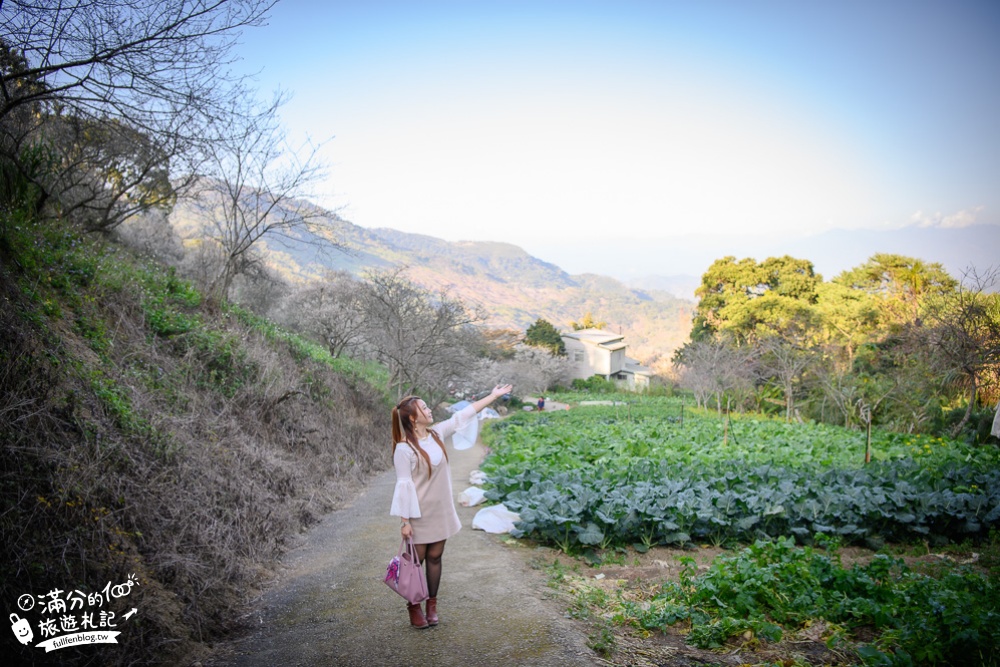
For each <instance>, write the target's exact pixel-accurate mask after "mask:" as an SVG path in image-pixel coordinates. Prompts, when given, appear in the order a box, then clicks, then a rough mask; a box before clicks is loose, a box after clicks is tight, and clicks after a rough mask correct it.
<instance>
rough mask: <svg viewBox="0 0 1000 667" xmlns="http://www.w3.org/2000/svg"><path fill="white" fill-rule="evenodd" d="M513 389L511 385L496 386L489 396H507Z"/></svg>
mask: <svg viewBox="0 0 1000 667" xmlns="http://www.w3.org/2000/svg"><path fill="white" fill-rule="evenodd" d="M513 388H514V385H512V384H498V385H497V386H495V387H493V391H491V392H490V396H492V397H493V398H500V397H501V396H503V395H505V394H509V393H510V392H511V390H512V389H513Z"/></svg>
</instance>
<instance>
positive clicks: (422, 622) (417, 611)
mask: <svg viewBox="0 0 1000 667" xmlns="http://www.w3.org/2000/svg"><path fill="white" fill-rule="evenodd" d="M406 610H407V611H408V612H410V625H412V626H413V627H415V628H416V629H418V630H423V629H424V628H429V627H430V626H429V625H428V624H427V618H426V617H425V616H424V610H423V609H421V608H420V604H419V603H418V604H408V605H406Z"/></svg>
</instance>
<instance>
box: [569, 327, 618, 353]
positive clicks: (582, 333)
mask: <svg viewBox="0 0 1000 667" xmlns="http://www.w3.org/2000/svg"><path fill="white" fill-rule="evenodd" d="M562 337H563V338H573V339H575V340H578V341H580V342H581V343H590V344H591V345H603V346H605V347H607V346H608V344H609V343H615V342H617V341H622V340H623V339H624V338H625V336H623V335H622V334H616V333H612V332H610V331H605V330H604V329H581V330H579V331H570V332H569V333H564V334H562ZM622 347H625V343H622ZM612 349H618V348H612Z"/></svg>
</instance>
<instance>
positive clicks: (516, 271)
mask: <svg viewBox="0 0 1000 667" xmlns="http://www.w3.org/2000/svg"><path fill="white" fill-rule="evenodd" d="M171 223H172V224H173V226H174V228H175V229H176V230H177V233H178V234H179V235H180V236H181V237H182V238H185V239H189V240H195V239H198V238H201V237H202V236H204V234H205V225H206V222H205V220H204V219H199V217H198V214H197V213H196V211H195V209H194V207H191V206H189V205H184V204H181V205H179V206H178V207H177V208H176V209H175V211H174V213H173V214H172V216H171ZM323 224H324V225H325V226H326V233H325V234H324V236H325V237H326V238H328V239H330V240H333V241H336V242H337V243H339V244H341V245H342V246H343V249H344V251H343V252H340V251H332V252H327V253H317V251H316V246H315V244H312V243H310V241H312V240H314V239H313V238H311V237H310V235H309V234H308V233H302V232H298V233H297V238H295V239H292V240H290V241H281V242H278V241H269V242H267V243H266V244H265V246H264V247H265V248H266V250H265V259H266V262H267V264H268V265H269V268H270V269H271V270H272V272H273V273H274V274H275V275H279V276H282V277H283V278H284V279H286V280H288V281H289V282H298V281H304V280H310V279H318V278H320V277H322V275H323V273H324V271H325V270H327V269H339V270H345V271H348V272H350V273H353V274H355V275H360V274H362V273H363V272H364V271H365V270H366V269H371V268H385V267H389V266H407V267H409V272H408V275H409V277H410V279H411V280H413V281H414V282H416V283H418V284H420V285H422V286H424V287H427V288H431V289H448V290H449V291H450V292H451V293H452V294H453V295H455V296H458V297H459V298H461V299H462V300H463V301H466V302H468V303H476V304H479V305H481V306H482V307H483V308H484V310H485V311H486V312H487V313H488V314H489V316H490V320H489V324H490V325H492V326H497V327H512V328H516V329H520V330H522V331H523V330H524V329H525V328H527V327H528V325H530V324H531V323H533V322H534V321H535V320H537V319H538V318H540V317H541V318H545V319H547V320H549V321H550V322H552V323H553V324H554V325H555V326H556V327H558V328H560V329H562V330H569V329H570V326H569V323H570V322H571V321H574V320H578V319H580V318H581V317H583V316H584V315H585V314H586V313H588V312H590V313H593V316H594V317H595V318H596V319H598V320H603V321H605V322H607V323H608V327H609V328H611V329H614V330H616V331H617V330H619V328H620V329H621V332H622V333H624V334H625V336H626V340H627V341H628V343H629V354H630V355H631V356H633V357H636V358H638V359H640V360H641V361H643V362H645V363H649V364H656V363H657V362H658V361H661V362H666V361H667V360H669V358H670V356H671V354H672V353H673V350H674V349H676V348H677V347H679V346H680V345H681V344H683V342H684V341H685V340H686V339H687V335H688V333H689V332H690V330H691V316H692V311H693V309H694V303H693V302H691V301H686V300H683V299H679V298H677V297H675V296H674V295H673V294H671V293H669V292H667V291H664V290H639V289H632V288H629V287H627V286H625V285H624V284H622V283H621V282H619V281H618V280H615V279H614V278H609V277H607V276H601V275H598V274H599V272H600V269H601V267H600V266H595V267H594V272H595V273H593V274H585V275H575V276H574V275H570V274H568V273H566V272H565V271H563V270H562V269H560V268H559V267H558V266H555V265H554V264H550V263H548V262H544V261H542V260H540V259H538V258H536V257H533V256H531V255H529V254H528V253H526V252H525V251H524V250H523V249H521V248H520V247H518V246H516V245H513V244H511V243H502V242H471V241H460V242H449V241H444V240H442V239H437V238H434V237H430V236H424V235H420V234H409V233H404V232H400V231H396V230H392V229H365V228H363V227H358V226H357V225H354V224H351V223H350V222H348V221H346V220H343V219H341V218H339V217H337V216H336V215H334V214H326V215H325V218H324V223H323ZM497 234H498V236H500V235H502V234H503V230H502V229H501V230H497ZM189 242H190V241H189Z"/></svg>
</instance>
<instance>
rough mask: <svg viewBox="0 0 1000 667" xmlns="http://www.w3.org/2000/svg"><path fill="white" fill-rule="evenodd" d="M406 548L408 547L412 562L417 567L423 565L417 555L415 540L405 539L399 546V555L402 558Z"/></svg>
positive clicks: (407, 550)
mask: <svg viewBox="0 0 1000 667" xmlns="http://www.w3.org/2000/svg"><path fill="white" fill-rule="evenodd" d="M404 546H405V547H406V553H408V554H410V562H411V563H414V564H416V565H417V567H419V566H420V565H421V563H420V557H419V556H418V555H417V547H416V545H415V544H413V538H412V537H410V538H403V541H402V543H400V545H399V555H400V556H402V555H403V547H404Z"/></svg>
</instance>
